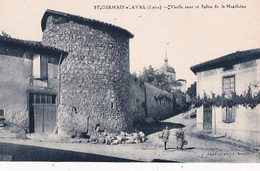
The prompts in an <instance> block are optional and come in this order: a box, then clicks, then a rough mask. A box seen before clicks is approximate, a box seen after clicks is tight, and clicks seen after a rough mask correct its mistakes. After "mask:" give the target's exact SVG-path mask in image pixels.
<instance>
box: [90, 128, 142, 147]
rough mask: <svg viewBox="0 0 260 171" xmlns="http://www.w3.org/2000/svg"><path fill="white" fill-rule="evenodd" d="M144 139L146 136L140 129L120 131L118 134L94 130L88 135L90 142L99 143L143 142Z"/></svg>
mask: <svg viewBox="0 0 260 171" xmlns="http://www.w3.org/2000/svg"><path fill="white" fill-rule="evenodd" d="M145 140H146V136H145V134H144V133H143V132H142V131H139V132H135V133H131V134H128V133H126V132H123V131H121V132H120V134H114V133H107V132H106V131H104V132H94V133H93V134H91V135H90V138H89V142H90V143H99V144H108V145H116V144H139V143H143V142H145Z"/></svg>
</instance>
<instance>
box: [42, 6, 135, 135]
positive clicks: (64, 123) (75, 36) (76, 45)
mask: <svg viewBox="0 0 260 171" xmlns="http://www.w3.org/2000/svg"><path fill="white" fill-rule="evenodd" d="M42 30H43V39H42V43H43V44H44V45H47V46H52V47H55V48H57V49H61V50H64V51H67V52H68V56H67V58H66V59H65V60H64V61H63V62H62V65H61V69H60V103H59V107H58V126H59V132H66V133H67V132H71V131H77V132H81V131H82V132H85V131H86V130H89V131H91V130H93V129H94V128H95V126H96V125H97V124H100V126H101V128H103V129H107V130H108V131H111V132H115V131H119V130H122V129H131V127H132V121H131V118H128V114H129V111H128V110H129V104H130V103H129V99H128V98H127V97H128V96H129V93H130V92H129V91H130V90H129V89H130V85H129V81H128V79H129V77H130V71H129V39H130V38H133V35H132V34H131V33H130V32H128V31H127V30H124V29H122V28H119V27H116V26H113V25H111V24H107V23H103V22H100V21H96V20H91V19H87V18H82V17H79V16H76V15H71V14H67V13H62V12H58V11H53V10H47V11H46V12H45V14H44V16H43V18H42Z"/></svg>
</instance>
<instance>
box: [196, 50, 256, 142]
mask: <svg viewBox="0 0 260 171" xmlns="http://www.w3.org/2000/svg"><path fill="white" fill-rule="evenodd" d="M191 70H192V71H193V73H194V74H196V76H197V96H200V97H203V95H204V94H206V95H207V96H211V95H212V93H214V94H218V95H221V94H223V93H224V94H225V96H229V95H231V93H232V92H235V93H236V94H243V93H245V92H247V90H248V89H249V88H250V89H252V92H253V93H257V92H258V91H259V86H260V84H259V83H260V49H252V50H246V51H237V52H235V53H231V54H228V55H225V56H222V57H220V58H217V59H213V60H210V61H207V62H204V63H201V64H198V65H195V66H192V67H191ZM259 123H260V107H259V105H258V106H257V107H256V108H254V109H249V108H245V107H243V106H240V105H239V106H236V107H232V108H229V107H225V108H217V107H215V106H210V107H200V108H198V109H197V128H198V129H200V130H204V131H206V132H212V133H216V134H222V135H226V136H228V137H231V138H233V139H237V140H241V141H243V142H247V143H251V144H254V145H260V132H259V131H260V124H259Z"/></svg>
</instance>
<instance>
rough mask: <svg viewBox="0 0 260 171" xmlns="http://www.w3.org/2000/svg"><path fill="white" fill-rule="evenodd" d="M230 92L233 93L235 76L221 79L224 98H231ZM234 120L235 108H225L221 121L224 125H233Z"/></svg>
mask: <svg viewBox="0 0 260 171" xmlns="http://www.w3.org/2000/svg"><path fill="white" fill-rule="evenodd" d="M232 92H235V76H234V75H233V76H228V77H223V93H224V94H225V96H226V97H227V98H228V97H231V96H232ZM235 119H236V107H235V106H233V107H231V108H230V107H226V108H225V110H224V111H223V115H222V121H223V122H224V123H233V122H235Z"/></svg>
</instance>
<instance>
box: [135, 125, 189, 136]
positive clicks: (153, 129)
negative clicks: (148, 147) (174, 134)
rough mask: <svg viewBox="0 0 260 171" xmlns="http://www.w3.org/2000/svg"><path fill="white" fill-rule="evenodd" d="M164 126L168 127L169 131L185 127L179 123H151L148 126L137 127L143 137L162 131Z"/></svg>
mask: <svg viewBox="0 0 260 171" xmlns="http://www.w3.org/2000/svg"><path fill="white" fill-rule="evenodd" d="M166 125H167V126H168V128H169V129H174V128H183V127H185V125H183V124H180V123H172V122H152V123H149V124H144V125H142V126H139V127H138V129H139V130H140V131H143V132H144V133H145V135H150V134H152V133H155V132H159V131H162V130H163V129H164V128H165V127H166Z"/></svg>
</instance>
